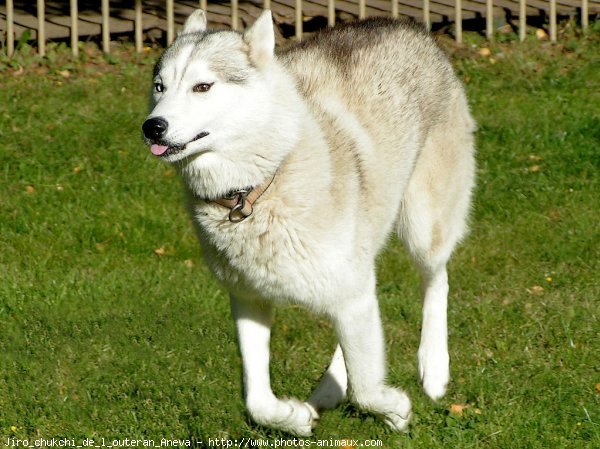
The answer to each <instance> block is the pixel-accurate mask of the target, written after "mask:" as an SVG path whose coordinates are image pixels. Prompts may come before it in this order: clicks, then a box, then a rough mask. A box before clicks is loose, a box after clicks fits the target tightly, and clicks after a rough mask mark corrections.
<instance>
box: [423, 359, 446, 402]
mask: <svg viewBox="0 0 600 449" xmlns="http://www.w3.org/2000/svg"><path fill="white" fill-rule="evenodd" d="M419 377H420V379H421V383H422V384H423V390H424V391H425V394H427V396H429V397H430V398H431V399H433V400H434V401H437V400H438V399H441V398H442V397H443V396H444V395H445V394H446V388H447V386H448V382H449V381H450V359H449V357H448V352H447V351H446V350H444V349H433V350H431V349H429V350H426V349H422V348H420V349H419Z"/></svg>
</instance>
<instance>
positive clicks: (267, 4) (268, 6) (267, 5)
mask: <svg viewBox="0 0 600 449" xmlns="http://www.w3.org/2000/svg"><path fill="white" fill-rule="evenodd" d="M263 9H271V0H265V1H264V2H263Z"/></svg>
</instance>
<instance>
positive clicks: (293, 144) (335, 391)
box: [150, 13, 475, 435]
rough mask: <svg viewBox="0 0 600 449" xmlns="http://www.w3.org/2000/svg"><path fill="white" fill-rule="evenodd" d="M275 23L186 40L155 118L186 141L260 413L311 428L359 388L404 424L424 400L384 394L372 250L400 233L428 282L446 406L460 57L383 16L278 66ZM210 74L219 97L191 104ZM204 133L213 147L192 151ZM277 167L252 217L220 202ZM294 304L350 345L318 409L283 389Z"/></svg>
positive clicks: (330, 34) (194, 210)
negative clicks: (281, 348)
mask: <svg viewBox="0 0 600 449" xmlns="http://www.w3.org/2000/svg"><path fill="white" fill-rule="evenodd" d="M267 14H268V13H265V15H263V16H261V18H260V19H259V20H258V22H257V24H256V25H255V26H253V27H252V28H250V29H249V30H248V31H246V32H245V33H244V34H243V35H237V34H235V33H232V32H223V33H212V34H211V33H208V34H206V33H196V34H194V33H188V34H184V35H182V37H181V39H178V40H177V41H176V42H175V44H174V45H173V46H172V47H171V48H170V49H169V50H167V52H166V53H165V54H164V55H163V57H162V58H161V60H160V61H159V63H158V64H157V67H156V69H155V83H157V82H159V83H161V85H162V84H164V86H165V91H164V92H160V93H155V95H154V104H155V107H154V109H153V111H152V113H151V115H150V118H153V117H157V116H160V117H161V118H163V119H164V120H165V122H168V123H169V132H168V133H167V134H166V136H165V137H164V138H163V140H162V141H161V142H162V143H161V144H164V145H171V142H173V145H177V146H178V148H183V150H182V151H180V152H178V153H177V154H174V155H173V156H169V157H168V158H167V160H169V161H171V162H173V163H175V164H176V166H177V167H178V168H179V170H180V172H181V174H182V177H183V179H184V182H185V185H186V188H187V190H188V192H189V207H190V212H191V215H192V217H193V219H194V223H195V224H196V227H197V231H198V236H199V239H200V242H201V244H202V250H203V253H204V256H205V258H206V262H207V264H208V266H209V267H210V268H211V270H212V271H213V273H214V274H215V276H216V277H217V278H218V279H219V280H220V281H221V282H222V283H223V284H224V285H225V287H226V288H227V289H228V290H229V292H230V294H231V301H232V311H233V315H234V319H235V320H236V326H237V329H238V336H239V343H240V351H241V353H242V359H243V362H244V373H245V374H244V386H245V396H246V404H247V407H248V410H249V412H250V414H251V416H252V417H253V418H254V419H255V420H256V421H257V422H259V423H261V424H264V425H268V426H273V427H277V428H280V429H283V430H286V431H289V432H292V433H295V434H299V435H308V434H310V429H311V426H312V425H313V424H314V422H315V419H316V417H317V413H318V411H319V410H320V409H323V408H327V407H332V406H335V405H336V404H337V403H339V402H340V401H342V400H344V399H345V397H346V386H347V385H346V384H347V382H349V384H350V385H351V387H352V388H351V397H350V399H351V400H352V401H354V402H355V403H356V404H357V405H358V406H359V407H361V408H363V409H364V410H367V411H372V412H374V413H377V414H379V415H382V416H383V418H384V420H385V421H386V422H387V423H388V424H389V425H390V426H391V427H392V428H394V429H396V430H400V429H403V428H405V426H406V425H407V423H408V420H409V418H410V413H411V412H410V401H409V400H408V397H407V396H406V395H405V394H404V393H403V392H402V391H400V390H398V389H395V388H392V387H390V386H388V385H387V384H386V383H385V373H386V367H385V350H384V345H383V340H384V339H383V334H382V328H381V323H380V317H379V310H378V306H377V301H376V296H375V286H376V280H375V257H376V255H377V254H378V252H379V251H381V249H382V248H383V246H384V244H385V242H386V240H387V238H388V236H389V234H390V232H391V231H392V230H394V229H395V230H397V232H398V233H399V235H400V236H401V237H402V239H403V241H404V242H405V244H406V246H407V248H408V250H409V252H410V254H411V255H412V256H413V259H414V260H415V263H416V265H417V267H418V268H419V270H420V271H421V273H422V275H423V292H424V307H423V331H422V336H421V345H420V348H419V372H420V376H421V379H422V382H423V386H424V389H425V391H426V393H427V394H428V395H429V396H430V397H432V398H434V399H437V398H439V397H441V396H442V395H443V394H444V392H445V389H446V384H447V382H448V380H449V371H448V369H449V368H448V352H447V331H446V298H447V293H448V283H447V274H446V263H447V261H448V259H449V257H450V255H451V253H452V250H453V248H454V246H455V244H456V243H457V242H458V241H459V240H460V239H461V238H462V237H463V236H464V234H465V233H466V229H467V226H466V218H467V215H468V210H469V204H470V197H471V190H472V188H473V184H474V164H475V163H474V143H473V132H474V129H475V124H474V121H473V119H472V118H471V116H470V113H469V108H468V105H467V102H466V98H465V94H464V91H463V88H462V86H461V84H460V82H459V81H458V79H457V78H456V76H455V75H454V73H453V71H452V67H451V65H450V63H449V62H448V60H447V58H446V56H445V55H444V54H443V52H442V51H441V50H440V49H439V47H438V46H437V45H436V44H435V42H434V41H433V39H432V38H431V37H430V36H429V35H428V34H427V33H426V32H425V31H424V30H423V29H422V28H420V27H419V26H417V25H414V24H410V23H407V22H399V21H392V20H385V19H375V20H368V21H364V22H359V23H357V24H351V25H345V26H342V27H339V28H336V29H333V30H330V31H327V32H324V33H322V34H320V35H318V36H317V37H316V38H315V39H313V40H310V41H307V42H303V43H300V44H297V45H295V46H292V47H291V48H288V49H285V50H283V51H281V52H279V53H278V55H277V56H274V55H273V54H272V52H271V50H270V49H272V46H273V42H274V41H273V30H272V25H271V22H270V16H268V15H267ZM202 20H203V17H202V16H199V17H198V18H196V19H194V18H191V19H190V21H191V23H189V24H186V27H187V28H188V29H190V30H194V29H198V28H200V29H202V26H203V23H202ZM190 48H191V50H189V49H190ZM188 54H189V55H190V56H189V57H188V56H187V55H188ZM188 72H189V73H191V74H193V76H192V75H185V73H188ZM182 73H184V75H181V74H182ZM186 77H187V78H186ZM188 78H189V79H188ZM207 80H210V81H211V82H213V87H212V88H211V91H210V92H208V93H206V94H203V95H201V96H193V95H192V96H190V94H189V93H187V92H189V88H190V87H189V86H192V85H193V84H194V83H197V82H203V81H207ZM190 117H197V118H196V119H195V121H194V120H191V119H190ZM190 128H192V129H190ZM199 132H202V133H205V134H206V137H204V138H202V139H200V140H190V139H191V138H192V137H193V136H195V135H198V133H199ZM203 135H204V134H203ZM181 136H183V137H181ZM182 141H183V142H182ZM186 142H187V143H186ZM150 143H152V142H150ZM273 174H275V178H274V181H273V183H272V185H271V186H270V187H269V189H268V190H267V191H266V192H265V193H264V194H263V195H262V196H261V197H260V198H259V200H257V202H256V203H255V205H254V213H253V214H252V215H251V216H250V217H248V218H247V219H246V220H245V221H243V222H241V223H231V222H229V221H228V220H227V216H228V212H229V211H228V210H227V209H226V208H223V207H221V206H219V205H215V204H214V203H212V202H210V201H207V200H210V199H214V198H218V197H221V196H224V195H225V194H226V193H227V192H228V191H231V190H233V189H239V188H244V187H248V186H257V185H260V184H262V183H263V182H264V180H265V179H268V178H269V177H271V176H273ZM280 302H295V303H299V304H302V305H304V306H306V307H308V308H310V309H312V310H314V311H316V312H318V313H323V314H325V315H327V316H328V317H329V318H330V319H331V320H332V322H333V324H334V326H335V328H336V331H337V333H338V337H339V340H340V345H341V349H340V348H338V349H337V350H336V353H335V354H336V355H335V356H334V359H333V361H332V365H331V367H330V368H329V370H328V371H327V373H326V375H325V377H324V379H323V382H322V383H321V386H320V387H319V388H318V389H317V390H316V391H315V393H314V394H313V395H312V396H311V398H310V399H309V401H308V402H306V403H300V402H298V401H295V400H281V399H277V398H276V397H275V396H274V395H273V393H272V391H271V389H270V383H269V381H270V379H269V370H268V361H269V353H268V346H269V336H270V332H269V329H270V325H271V320H272V311H271V309H272V304H274V303H280Z"/></svg>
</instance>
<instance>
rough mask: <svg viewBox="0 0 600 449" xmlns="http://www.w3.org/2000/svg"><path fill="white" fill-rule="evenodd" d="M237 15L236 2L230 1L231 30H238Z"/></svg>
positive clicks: (234, 0)
mask: <svg viewBox="0 0 600 449" xmlns="http://www.w3.org/2000/svg"><path fill="white" fill-rule="evenodd" d="M238 17H239V14H238V0H231V29H232V30H237V29H238V22H239V19H238Z"/></svg>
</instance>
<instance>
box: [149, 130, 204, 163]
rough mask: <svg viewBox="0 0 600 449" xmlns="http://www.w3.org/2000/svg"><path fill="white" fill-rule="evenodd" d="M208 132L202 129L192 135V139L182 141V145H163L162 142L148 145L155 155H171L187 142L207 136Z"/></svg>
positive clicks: (180, 149) (181, 148) (182, 147)
mask: <svg viewBox="0 0 600 449" xmlns="http://www.w3.org/2000/svg"><path fill="white" fill-rule="evenodd" d="M208 134H209V133H208V132H206V131H203V132H201V133H200V134H198V135H197V136H196V137H194V138H193V139H192V140H190V141H189V142H187V143H184V144H183V145H163V144H162V143H153V144H152V145H151V146H150V152H151V153H152V154H153V155H155V156H157V157H166V156H172V155H174V154H177V153H179V152H180V151H182V150H183V149H184V148H185V147H186V146H187V145H188V144H190V143H192V142H195V141H196V140H200V139H202V138H203V137H206V136H208Z"/></svg>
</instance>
